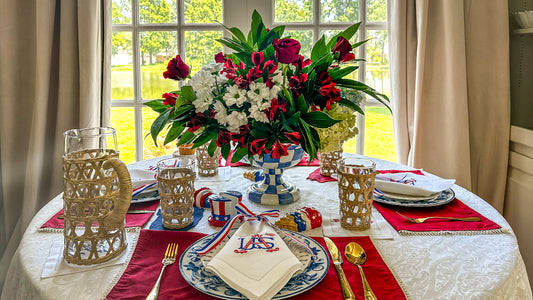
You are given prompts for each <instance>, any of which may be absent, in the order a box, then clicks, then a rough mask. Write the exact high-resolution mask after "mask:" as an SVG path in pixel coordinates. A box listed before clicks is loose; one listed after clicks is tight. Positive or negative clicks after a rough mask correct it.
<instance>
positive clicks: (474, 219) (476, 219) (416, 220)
mask: <svg viewBox="0 0 533 300" xmlns="http://www.w3.org/2000/svg"><path fill="white" fill-rule="evenodd" d="M396 213H397V214H398V215H399V216H401V217H402V218H404V219H406V220H407V221H409V222H411V223H415V224H421V223H424V222H426V221H427V220H430V219H444V220H450V221H464V222H481V219H480V218H479V217H468V218H458V217H440V216H431V217H423V218H409V217H407V216H404V215H402V214H401V213H399V212H396Z"/></svg>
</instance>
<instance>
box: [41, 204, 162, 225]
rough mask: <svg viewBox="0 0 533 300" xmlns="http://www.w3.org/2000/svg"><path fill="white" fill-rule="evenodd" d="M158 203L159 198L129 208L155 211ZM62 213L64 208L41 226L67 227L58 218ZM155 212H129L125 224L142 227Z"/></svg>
mask: <svg viewBox="0 0 533 300" xmlns="http://www.w3.org/2000/svg"><path fill="white" fill-rule="evenodd" d="M158 205H159V200H157V201H150V202H146V203H138V204H131V205H130V208H129V209H132V210H153V211H155V210H156V209H157V206H158ZM61 214H63V210H60V211H59V212H58V213H56V214H55V215H54V216H53V217H52V218H50V219H49V220H48V221H46V222H45V223H44V224H43V225H42V226H41V228H59V229H63V228H65V224H64V222H63V219H59V218H58V216H59V215H61ZM153 214H154V213H146V214H128V213H127V214H126V225H125V226H126V227H142V226H144V224H146V222H148V220H150V217H152V215H153Z"/></svg>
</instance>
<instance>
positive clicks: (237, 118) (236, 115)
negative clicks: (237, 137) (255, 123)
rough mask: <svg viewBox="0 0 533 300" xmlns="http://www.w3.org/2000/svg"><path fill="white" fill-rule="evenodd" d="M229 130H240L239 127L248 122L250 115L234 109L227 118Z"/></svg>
mask: <svg viewBox="0 0 533 300" xmlns="http://www.w3.org/2000/svg"><path fill="white" fill-rule="evenodd" d="M226 120H227V122H228V131H230V132H239V127H241V126H242V125H246V124H248V116H246V113H245V112H238V111H232V112H231V114H229V115H228V116H227V118H226Z"/></svg>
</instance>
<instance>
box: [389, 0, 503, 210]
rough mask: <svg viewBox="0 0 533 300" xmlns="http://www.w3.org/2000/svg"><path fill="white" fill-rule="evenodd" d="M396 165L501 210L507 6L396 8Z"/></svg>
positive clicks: (444, 0) (469, 2)
mask: <svg viewBox="0 0 533 300" xmlns="http://www.w3.org/2000/svg"><path fill="white" fill-rule="evenodd" d="M389 20H390V23H389V25H390V27H389V29H390V31H389V34H390V40H391V43H390V47H391V48H390V49H391V51H390V53H391V67H390V68H391V70H390V72H391V94H392V95H391V96H392V106H393V111H394V113H393V123H394V130H395V138H396V146H397V154H398V161H399V162H401V163H404V164H408V165H410V166H413V167H416V168H423V169H424V170H426V171H429V172H431V173H434V174H436V175H439V176H441V177H446V178H455V179H456V180H457V184H459V185H461V186H463V187H465V188H467V189H470V190H471V191H473V192H474V193H476V194H478V195H479V196H480V197H482V198H483V199H484V200H486V201H488V202H489V203H491V204H492V205H493V206H494V207H495V208H496V209H498V210H499V211H500V212H501V211H502V209H503V201H504V194H505V184H506V177H507V159H508V151H509V130H510V83H509V80H510V79H509V24H508V4H507V1H505V0H491V1H486V0H454V1H449V0H407V1H404V0H391V1H390V10H389Z"/></svg>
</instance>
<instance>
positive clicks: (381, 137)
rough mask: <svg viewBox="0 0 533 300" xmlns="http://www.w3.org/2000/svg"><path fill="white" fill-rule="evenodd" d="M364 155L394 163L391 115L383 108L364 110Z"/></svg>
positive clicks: (394, 149) (394, 152) (394, 150)
mask: <svg viewBox="0 0 533 300" xmlns="http://www.w3.org/2000/svg"><path fill="white" fill-rule="evenodd" d="M365 116H366V118H365V155H367V156H371V157H376V158H381V159H384V160H388V161H393V162H395V161H396V148H395V145H394V133H393V130H392V115H391V113H390V111H389V110H388V109H387V108H386V107H383V106H377V107H367V108H366V110H365Z"/></svg>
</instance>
